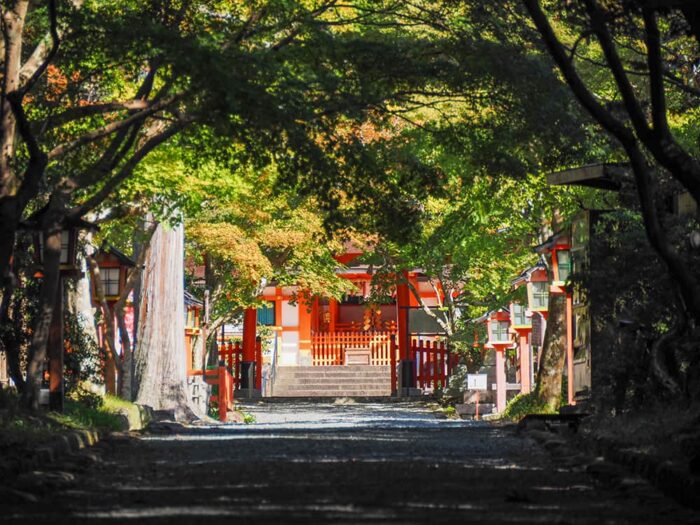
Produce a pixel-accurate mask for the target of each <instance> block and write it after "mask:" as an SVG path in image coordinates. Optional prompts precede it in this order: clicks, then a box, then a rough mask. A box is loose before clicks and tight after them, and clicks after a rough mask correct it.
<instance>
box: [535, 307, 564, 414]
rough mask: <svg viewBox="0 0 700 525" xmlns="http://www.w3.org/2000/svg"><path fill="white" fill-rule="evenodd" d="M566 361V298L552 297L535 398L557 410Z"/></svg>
mask: <svg viewBox="0 0 700 525" xmlns="http://www.w3.org/2000/svg"><path fill="white" fill-rule="evenodd" d="M565 360H566V296H564V295H561V294H558V295H550V297H549V315H548V317H547V329H546V330H545V332H544V343H543V346H542V359H541V360H540V366H539V368H538V370H537V387H536V388H535V397H536V398H537V399H538V400H539V401H541V402H542V403H546V404H547V406H549V407H551V408H553V409H556V408H559V405H560V404H561V383H562V378H563V375H564V361H565Z"/></svg>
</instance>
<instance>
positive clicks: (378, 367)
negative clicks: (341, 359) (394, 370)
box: [277, 365, 391, 371]
mask: <svg viewBox="0 0 700 525" xmlns="http://www.w3.org/2000/svg"><path fill="white" fill-rule="evenodd" d="M390 368H391V366H390V365H348V366H345V365H324V366H278V367H277V371H280V370H389V369H390Z"/></svg>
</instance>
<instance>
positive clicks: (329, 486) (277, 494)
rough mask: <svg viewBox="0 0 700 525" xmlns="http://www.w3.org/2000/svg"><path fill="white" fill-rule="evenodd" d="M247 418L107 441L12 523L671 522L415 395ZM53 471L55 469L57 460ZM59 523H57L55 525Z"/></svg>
mask: <svg viewBox="0 0 700 525" xmlns="http://www.w3.org/2000/svg"><path fill="white" fill-rule="evenodd" d="M245 410H246V411H249V412H251V413H252V414H253V415H254V416H255V417H256V420H257V422H256V423H254V424H251V425H218V426H212V427H200V426H195V427H189V428H179V427H175V428H173V429H170V430H162V429H161V431H159V433H158V434H150V435H149V434H147V435H143V436H139V437H137V438H135V439H124V438H122V439H113V440H108V441H106V442H103V443H101V444H100V445H99V446H98V447H97V448H96V449H94V451H92V452H90V453H91V454H95V460H94V463H93V465H92V466H91V467H90V468H84V469H77V470H76V476H77V477H76V480H75V482H72V483H68V484H66V485H64V486H57V487H56V486H54V487H50V489H49V490H46V491H45V492H44V493H43V494H42V499H41V500H40V501H39V503H37V504H34V505H29V506H27V505H25V506H22V505H12V506H9V507H0V511H4V513H3V514H2V516H3V517H4V518H5V520H6V521H8V522H14V523H47V524H48V523H50V524H52V525H55V524H56V523H64V522H65V523H75V522H78V523H117V522H120V523H121V522H128V523H139V524H140V523H149V524H151V523H163V524H168V525H173V524H179V523H206V524H207V525H214V524H216V523H232V522H233V521H234V520H236V521H239V520H242V521H243V522H255V523H271V524H272V523H274V524H278V523H378V522H394V523H438V522H465V521H466V522H478V523H522V522H527V523H552V522H567V523H592V524H595V525H598V524H599V523H601V522H605V523H630V522H633V523H662V522H664V523H667V522H675V523H685V522H688V521H689V520H688V519H687V518H688V516H689V514H688V513H687V512H686V511H684V510H681V509H679V508H678V507H677V506H676V505H675V504H673V503H671V502H669V501H668V500H666V499H664V498H663V497H661V496H657V497H655V498H649V497H648V494H647V495H645V497H644V498H640V497H639V496H637V495H635V494H636V493H634V494H633V493H627V492H625V491H622V490H619V489H609V488H605V487H601V486H599V485H598V484H596V483H595V482H594V481H593V480H592V479H591V478H589V477H588V476H587V475H586V474H584V473H583V472H582V471H581V469H580V468H578V469H577V468H569V467H565V466H563V465H560V464H558V463H557V462H556V461H554V460H553V459H552V458H551V457H550V456H549V455H548V454H547V453H545V452H544V451H543V450H542V449H541V448H540V447H538V446H537V445H536V444H535V443H534V442H532V441H530V440H528V439H524V438H520V437H517V436H515V435H514V433H513V432H512V431H509V430H508V429H507V428H499V427H495V426H492V425H489V424H486V423H481V422H472V421H451V420H446V419H440V418H438V417H437V416H436V415H435V414H434V413H433V412H431V411H430V410H428V409H427V408H426V407H425V406H424V405H422V404H411V403H387V404H376V403H368V404H360V403H358V404H331V403H322V404H313V403H279V402H277V403H270V404H266V403H261V404H259V403H253V404H249V405H247V406H246V407H245ZM61 468H68V467H66V466H64V467H61ZM62 520H63V521H62Z"/></svg>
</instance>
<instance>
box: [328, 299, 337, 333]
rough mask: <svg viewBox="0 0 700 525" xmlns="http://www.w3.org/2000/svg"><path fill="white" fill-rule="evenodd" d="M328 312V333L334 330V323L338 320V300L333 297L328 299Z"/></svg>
mask: <svg viewBox="0 0 700 525" xmlns="http://www.w3.org/2000/svg"><path fill="white" fill-rule="evenodd" d="M328 313H329V317H330V319H329V322H328V331H329V332H330V333H333V332H335V323H337V322H338V301H336V300H335V299H330V300H329V301H328Z"/></svg>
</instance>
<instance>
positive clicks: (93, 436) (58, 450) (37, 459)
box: [13, 430, 100, 474]
mask: <svg viewBox="0 0 700 525" xmlns="http://www.w3.org/2000/svg"><path fill="white" fill-rule="evenodd" d="M99 440H100V436H99V434H98V433H97V432H95V431H93V430H75V431H71V432H67V433H65V434H61V435H58V436H56V437H54V438H53V439H52V440H51V441H49V442H48V443H46V444H45V445H42V446H40V447H39V448H37V449H36V450H35V453H34V455H33V456H32V457H31V458H22V459H20V460H19V461H18V462H17V464H16V467H15V468H14V469H13V470H14V471H15V473H16V474H22V473H25V472H28V471H32V470H36V469H39V468H42V467H44V466H45V465H47V464H49V463H54V462H55V461H57V460H58V459H60V458H61V457H63V456H67V455H69V454H74V453H76V452H78V451H80V450H82V449H84V448H86V447H89V446H92V445H95V444H96V443H98V442H99Z"/></svg>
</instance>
